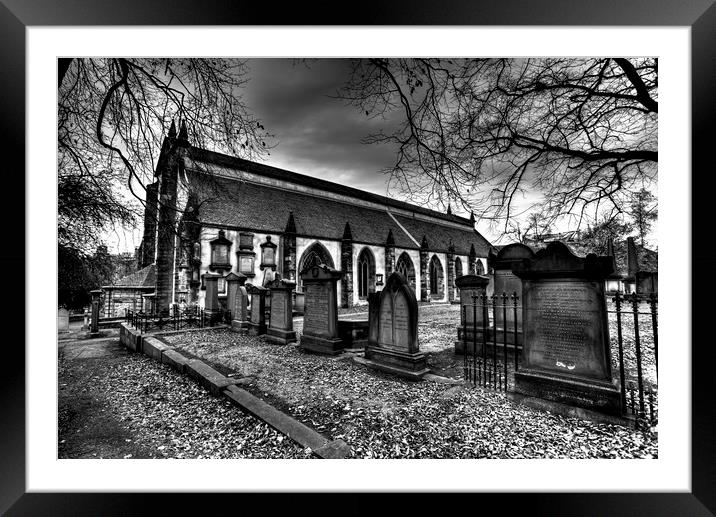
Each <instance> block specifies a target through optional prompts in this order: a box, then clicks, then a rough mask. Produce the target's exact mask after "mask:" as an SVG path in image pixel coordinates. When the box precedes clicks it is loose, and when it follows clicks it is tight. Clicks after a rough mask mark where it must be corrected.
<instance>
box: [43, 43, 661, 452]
mask: <svg viewBox="0 0 716 517" xmlns="http://www.w3.org/2000/svg"><path fill="white" fill-rule="evenodd" d="M56 64H57V119H56V122H57V135H56V137H57V139H56V142H57V175H56V181H57V261H58V262H57V263H58V268H57V389H58V396H57V451H56V452H57V458H58V459H97V460H101V459H127V460H134V459H153V460H158V461H161V460H163V459H212V460H223V459H277V460H291V459H350V460H367V459H401V460H410V459H501V460H505V459H575V460H579V459H607V460H621V459H635V460H639V461H643V462H649V461H654V460H657V459H658V458H659V399H660V392H659V385H658V356H659V343H658V341H659V339H658V336H659V331H658V330H659V323H660V311H659V304H658V285H659V282H658V269H659V267H658V266H659V235H660V232H659V188H658V187H659V167H658V165H659V145H658V144H659V141H658V129H659V124H658V118H659V116H658V113H659V102H660V97H659V64H660V58H659V57H658V56H654V55H643V56H626V57H621V56H614V57H605V56H578V57H573V56H572V57H554V56H545V57H540V56H536V57H535V56H531V57H514V56H507V57H454V58H451V57H424V58H421V57H360V58H350V57H346V58H309V57H282V58H279V57H276V58H268V57H235V58H234V57H231V58H229V57H210V56H207V57H129V56H128V57H116V56H113V57H109V56H108V57H97V56H91V57H61V58H59V59H57V63H56ZM672 172H673V171H672ZM667 345H668V343H667ZM672 346H673V343H672Z"/></svg>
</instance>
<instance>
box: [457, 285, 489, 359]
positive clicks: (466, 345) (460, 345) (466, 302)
mask: <svg viewBox="0 0 716 517" xmlns="http://www.w3.org/2000/svg"><path fill="white" fill-rule="evenodd" d="M489 283H490V279H489V278H488V277H486V276H481V275H462V276H461V277H460V278H458V279H456V280H455V285H456V286H457V288H458V290H459V291H460V326H459V327H458V329H457V340H456V341H455V353H456V354H463V353H465V349H467V353H468V354H473V353H474V350H475V349H477V353H478V354H479V353H481V352H482V344H483V335H482V334H483V321H484V320H485V318H484V310H483V306H484V304H485V303H486V299H485V298H484V296H485V294H486V291H487V285H488V284H489ZM487 321H488V322H487V327H488V328H487V338H488V339H491V329H490V328H489V318H488V320H487Z"/></svg>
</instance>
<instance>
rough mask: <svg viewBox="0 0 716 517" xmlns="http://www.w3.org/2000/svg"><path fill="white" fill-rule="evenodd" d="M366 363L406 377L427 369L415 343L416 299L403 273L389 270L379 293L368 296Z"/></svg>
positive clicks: (425, 371)
mask: <svg viewBox="0 0 716 517" xmlns="http://www.w3.org/2000/svg"><path fill="white" fill-rule="evenodd" d="M369 303H370V304H371V307H370V308H369V312H368V314H369V320H370V321H369V326H370V330H369V333H368V346H367V347H366V350H365V359H366V360H365V363H366V364H367V365H368V366H371V367H374V368H378V369H380V370H383V371H387V372H390V373H394V374H397V375H400V376H403V377H406V378H409V379H413V380H420V379H422V377H423V375H425V374H426V373H428V372H430V369H429V368H428V367H427V362H426V359H425V354H423V353H422V352H420V347H419V345H418V301H417V300H416V298H415V292H414V291H413V289H411V288H410V286H409V285H408V283H407V282H406V280H405V277H404V276H403V275H401V274H398V273H392V274H391V275H390V276H389V277H388V280H387V282H386V283H385V288H384V289H383V290H382V291H381V292H380V294H379V295H377V294H376V295H375V296H371V297H370V298H369Z"/></svg>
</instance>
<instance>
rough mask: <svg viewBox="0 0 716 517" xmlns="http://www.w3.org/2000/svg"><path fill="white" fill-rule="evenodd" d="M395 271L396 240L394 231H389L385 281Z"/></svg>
mask: <svg viewBox="0 0 716 517" xmlns="http://www.w3.org/2000/svg"><path fill="white" fill-rule="evenodd" d="M394 269H395V239H393V230H388V238H387V239H386V240H385V279H386V280H387V279H388V277H389V276H390V274H391V273H392V272H393V271H394Z"/></svg>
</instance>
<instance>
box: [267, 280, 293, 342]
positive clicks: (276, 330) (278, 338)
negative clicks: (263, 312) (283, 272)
mask: <svg viewBox="0 0 716 517" xmlns="http://www.w3.org/2000/svg"><path fill="white" fill-rule="evenodd" d="M268 288H269V289H270V291H271V319H270V321H269V327H268V330H267V331H266V340H267V341H269V342H271V343H276V344H279V345H287V344H288V343H292V342H295V341H296V331H295V330H293V290H294V289H295V288H296V282H292V281H290V280H283V279H281V278H280V277H277V278H276V279H274V281H273V282H271V283H270V284H269V285H268Z"/></svg>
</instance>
